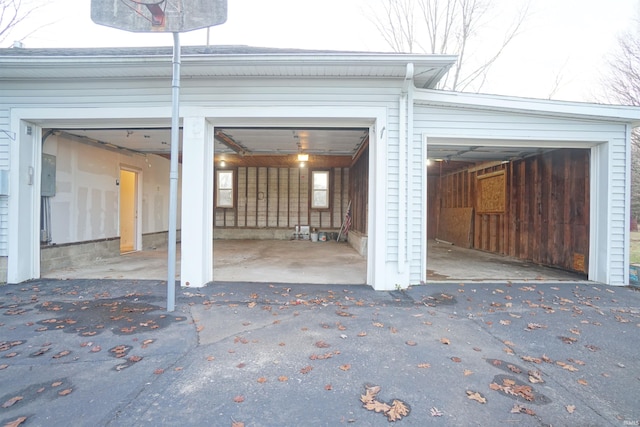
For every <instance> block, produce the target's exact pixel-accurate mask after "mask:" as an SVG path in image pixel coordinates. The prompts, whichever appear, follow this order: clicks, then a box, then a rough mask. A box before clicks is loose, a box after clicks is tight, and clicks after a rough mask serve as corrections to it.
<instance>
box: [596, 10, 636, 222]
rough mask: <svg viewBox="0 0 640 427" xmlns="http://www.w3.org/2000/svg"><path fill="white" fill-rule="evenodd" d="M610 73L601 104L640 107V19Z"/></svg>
mask: <svg viewBox="0 0 640 427" xmlns="http://www.w3.org/2000/svg"><path fill="white" fill-rule="evenodd" d="M606 62H607V70H608V73H607V74H606V75H604V76H602V77H601V79H600V80H601V86H602V89H603V94H602V95H601V96H599V97H598V101H600V102H605V103H614V104H622V105H633V106H640V19H636V21H635V27H634V28H633V29H632V30H628V31H625V32H623V33H622V34H620V36H619V37H618V46H617V49H616V50H615V51H614V52H613V53H612V54H611V55H610V56H609V57H608V58H607V61H606ZM631 215H632V216H633V217H634V218H636V219H637V218H639V217H640V132H639V131H638V129H637V128H636V129H634V130H633V131H632V133H631Z"/></svg>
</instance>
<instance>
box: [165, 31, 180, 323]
mask: <svg viewBox="0 0 640 427" xmlns="http://www.w3.org/2000/svg"><path fill="white" fill-rule="evenodd" d="M171 96H172V98H171V169H170V172H169V241H168V244H169V260H168V268H167V311H174V310H175V305H176V228H177V218H178V155H179V148H180V147H179V146H180V116H179V115H180V33H173V79H172V82H171Z"/></svg>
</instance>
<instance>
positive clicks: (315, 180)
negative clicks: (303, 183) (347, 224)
mask: <svg viewBox="0 0 640 427" xmlns="http://www.w3.org/2000/svg"><path fill="white" fill-rule="evenodd" d="M311 191H312V194H311V208H313V209H328V208H329V172H328V171H313V172H311Z"/></svg>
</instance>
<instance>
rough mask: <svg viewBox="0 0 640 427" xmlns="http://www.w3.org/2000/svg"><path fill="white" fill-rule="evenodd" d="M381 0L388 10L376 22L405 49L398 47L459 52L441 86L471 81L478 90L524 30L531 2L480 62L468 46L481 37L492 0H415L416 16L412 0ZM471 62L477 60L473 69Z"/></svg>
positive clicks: (389, 39)
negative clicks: (508, 47)
mask: <svg viewBox="0 0 640 427" xmlns="http://www.w3.org/2000/svg"><path fill="white" fill-rule="evenodd" d="M380 2H381V5H382V8H383V10H384V11H385V14H384V16H382V15H374V18H373V22H374V23H375V25H376V28H377V29H378V31H379V32H380V34H381V35H382V36H383V38H384V39H385V41H386V42H387V44H388V45H389V47H391V49H393V50H394V51H395V52H401V51H402V50H400V49H399V47H403V48H406V47H409V48H410V49H409V52H413V49H414V47H416V46H417V47H418V48H419V49H421V51H422V52H424V53H431V54H455V55H457V56H458V62H457V63H456V65H455V67H454V69H453V70H452V71H451V72H450V73H449V74H448V75H447V76H446V77H445V79H443V81H442V82H441V87H442V88H445V89H450V90H469V89H470V88H471V87H474V88H475V89H476V90H479V89H480V88H481V87H482V84H483V83H484V81H485V79H486V76H487V73H488V71H489V68H490V67H491V66H492V65H493V64H494V63H495V62H496V61H497V60H498V58H499V57H500V56H501V55H502V54H503V52H504V50H505V49H506V48H507V46H509V45H510V44H511V43H512V42H513V40H514V39H515V38H516V37H517V36H518V35H519V34H520V32H521V29H522V25H523V23H524V22H525V20H526V17H527V15H528V9H529V4H528V3H527V5H526V7H525V8H524V9H523V10H521V11H520V12H519V14H518V16H516V17H515V20H514V21H513V23H512V24H511V26H510V27H509V28H507V30H506V32H505V34H504V36H503V38H502V42H501V43H500V44H499V45H498V46H496V47H494V48H493V49H491V48H490V47H488V46H483V47H484V48H485V49H484V50H486V49H487V48H489V52H491V53H490V54H489V55H488V56H486V57H485V58H484V59H482V60H481V61H480V64H479V65H478V64H477V62H478V59H477V55H469V49H471V46H472V44H473V45H474V46H475V45H477V44H479V43H480V40H481V39H482V35H483V34H482V33H483V29H484V28H485V26H486V24H487V21H488V19H487V16H488V14H489V12H490V10H491V9H492V8H493V5H494V0H416V3H417V6H418V8H417V9H418V11H419V16H417V17H416V18H415V20H414V13H415V12H416V10H414V8H413V6H412V4H413V2H412V1H411V0H380ZM403 25H404V26H405V29H404V30H401V29H400V28H399V26H403ZM474 43H475V44H474ZM474 53H475V52H474ZM472 62H474V63H476V65H473V67H474V68H472V69H469V67H471V65H470V64H471V63H472Z"/></svg>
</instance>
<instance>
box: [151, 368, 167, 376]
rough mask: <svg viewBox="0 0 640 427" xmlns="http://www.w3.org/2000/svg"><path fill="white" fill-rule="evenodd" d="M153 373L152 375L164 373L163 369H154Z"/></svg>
mask: <svg viewBox="0 0 640 427" xmlns="http://www.w3.org/2000/svg"><path fill="white" fill-rule="evenodd" d="M153 373H154V374H156V375H160V374H163V373H164V369H162V368H158V369H156V370H155V371H153Z"/></svg>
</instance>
